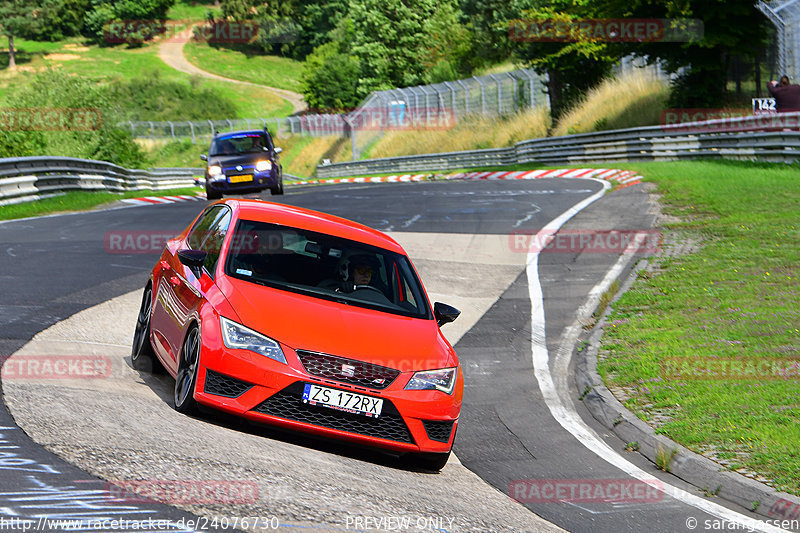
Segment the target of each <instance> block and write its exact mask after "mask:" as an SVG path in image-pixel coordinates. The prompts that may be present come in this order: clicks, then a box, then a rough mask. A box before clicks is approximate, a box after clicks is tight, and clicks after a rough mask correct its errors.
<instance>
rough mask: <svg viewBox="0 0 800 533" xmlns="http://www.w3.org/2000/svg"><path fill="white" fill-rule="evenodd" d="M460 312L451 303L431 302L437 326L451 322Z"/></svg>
mask: <svg viewBox="0 0 800 533" xmlns="http://www.w3.org/2000/svg"><path fill="white" fill-rule="evenodd" d="M460 314H461V311H459V310H458V309H456V308H455V307H453V306H452V305H447V304H443V303H442V302H436V303H435V304H433V316H434V317H435V318H436V323H437V324H439V327H441V326H444V325H445V324H447V323H448V322H452V321H453V320H455V319H456V318H458V315H460Z"/></svg>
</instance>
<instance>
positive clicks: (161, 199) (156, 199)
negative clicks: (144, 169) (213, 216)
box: [122, 194, 206, 205]
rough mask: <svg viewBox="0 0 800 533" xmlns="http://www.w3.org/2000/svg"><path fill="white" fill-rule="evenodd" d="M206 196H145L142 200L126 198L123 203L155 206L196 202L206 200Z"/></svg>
mask: <svg viewBox="0 0 800 533" xmlns="http://www.w3.org/2000/svg"><path fill="white" fill-rule="evenodd" d="M205 199H206V197H205V195H202V196H189V195H185V194H184V195H181V196H144V197H142V198H125V199H124V200H122V202H124V203H126V204H132V205H153V204H175V203H178V202H196V201H198V200H205Z"/></svg>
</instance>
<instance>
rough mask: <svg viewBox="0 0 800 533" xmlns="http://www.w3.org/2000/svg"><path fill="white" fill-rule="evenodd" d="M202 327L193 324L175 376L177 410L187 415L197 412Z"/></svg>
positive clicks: (185, 341) (184, 343)
mask: <svg viewBox="0 0 800 533" xmlns="http://www.w3.org/2000/svg"><path fill="white" fill-rule="evenodd" d="M200 346H201V343H200V328H199V327H198V326H192V327H191V328H190V329H189V333H188V334H187V335H186V340H184V341H183V347H182V348H181V358H180V361H178V374H177V375H176V376H175V410H176V411H178V412H179V413H183V414H185V415H192V414H196V413H197V402H196V401H195V399H194V392H195V389H196V388H197V369H198V367H199V366H200Z"/></svg>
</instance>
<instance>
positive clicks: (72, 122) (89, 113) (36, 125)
mask: <svg viewBox="0 0 800 533" xmlns="http://www.w3.org/2000/svg"><path fill="white" fill-rule="evenodd" d="M106 93H107V91H106V90H105V89H103V88H102V87H99V86H97V85H96V84H93V83H92V82H90V81H88V80H86V79H84V78H80V77H77V76H70V75H68V74H64V73H61V72H59V71H54V70H48V71H45V72H41V73H39V74H37V75H35V76H34V77H33V78H32V79H31V82H30V83H28V84H26V85H22V86H18V87H17V88H16V89H15V90H14V92H12V93H11V94H10V95H9V96H8V97H7V98H6V101H5V107H7V108H8V109H9V110H16V114H17V116H18V117H19V120H18V122H17V123H16V124H17V125H14V126H11V128H14V129H11V128H9V129H6V128H3V129H4V131H3V132H0V154H2V156H3V157H19V156H28V155H56V156H66V157H79V158H84V159H101V160H104V161H110V162H112V163H116V164H119V165H123V166H132V167H137V166H140V165H142V164H143V163H144V160H143V159H144V158H143V155H142V152H141V151H140V150H139V147H138V146H137V145H136V143H134V142H133V139H131V138H130V137H129V136H128V135H127V134H126V133H125V132H124V131H123V130H121V129H120V128H119V126H118V124H119V121H120V120H119V117H120V113H119V110H118V109H117V108H116V107H115V106H114V105H113V104H112V101H111V100H109V98H108V96H107V94H106ZM43 102H46V103H45V104H43ZM43 117H55V119H57V120H61V122H60V123H55V122H52V121H48V122H44V120H43Z"/></svg>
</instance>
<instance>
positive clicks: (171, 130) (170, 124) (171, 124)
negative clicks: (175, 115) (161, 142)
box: [167, 120, 175, 141]
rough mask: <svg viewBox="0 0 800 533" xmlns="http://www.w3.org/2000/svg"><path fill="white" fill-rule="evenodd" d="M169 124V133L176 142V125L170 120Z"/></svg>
mask: <svg viewBox="0 0 800 533" xmlns="http://www.w3.org/2000/svg"><path fill="white" fill-rule="evenodd" d="M167 123H168V124H169V132H170V134H172V140H173V141H174V140H175V124H173V123H172V121H171V120H168V121H167Z"/></svg>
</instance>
